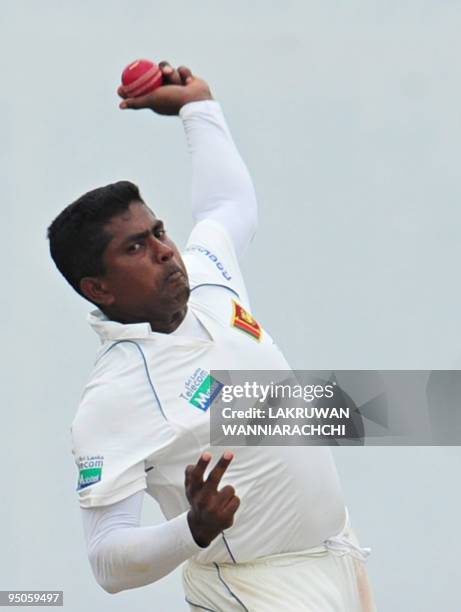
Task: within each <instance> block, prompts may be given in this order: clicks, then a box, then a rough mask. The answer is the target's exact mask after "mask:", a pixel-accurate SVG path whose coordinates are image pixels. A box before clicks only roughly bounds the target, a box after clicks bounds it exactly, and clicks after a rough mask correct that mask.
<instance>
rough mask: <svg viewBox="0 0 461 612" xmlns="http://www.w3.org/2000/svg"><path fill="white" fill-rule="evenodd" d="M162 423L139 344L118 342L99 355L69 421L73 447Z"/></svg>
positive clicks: (132, 433) (137, 432)
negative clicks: (72, 416)
mask: <svg viewBox="0 0 461 612" xmlns="http://www.w3.org/2000/svg"><path fill="white" fill-rule="evenodd" d="M162 420H165V419H164V415H163V413H162V410H161V406H160V404H159V403H158V399H157V397H156V394H155V389H154V388H153V386H152V381H151V379H150V373H149V369H148V366H147V362H146V358H145V355H144V351H143V347H142V344H141V343H140V342H135V341H129V340H121V341H116V342H113V343H111V344H108V345H107V346H104V347H103V348H102V349H101V351H100V352H99V354H98V356H97V359H96V363H95V365H94V368H93V371H92V373H91V375H90V378H89V381H88V383H87V384H86V386H85V388H84V390H83V393H82V397H81V400H80V403H79V406H78V409H77V412H76V415H75V417H74V420H73V422H72V427H71V433H72V442H73V446H74V448H82V447H86V446H87V445H88V444H89V443H92V442H93V441H94V442H97V443H100V442H101V440H103V441H105V442H107V441H109V440H110V439H117V440H122V439H123V438H127V439H128V438H129V437H135V438H137V437H138V436H139V435H142V429H143V428H145V427H149V428H150V427H154V428H156V429H157V430H159V427H158V422H159V421H162Z"/></svg>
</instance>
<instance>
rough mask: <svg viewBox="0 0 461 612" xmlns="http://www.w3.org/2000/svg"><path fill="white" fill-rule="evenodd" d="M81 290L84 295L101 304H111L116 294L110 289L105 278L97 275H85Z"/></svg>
mask: <svg viewBox="0 0 461 612" xmlns="http://www.w3.org/2000/svg"><path fill="white" fill-rule="evenodd" d="M80 290H81V292H82V293H83V295H84V296H85V297H86V298H87V299H88V300H90V302H94V303H95V304H100V305H101V306H111V305H112V304H113V303H114V300H115V298H114V296H113V295H112V293H111V292H110V291H109V290H108V288H107V285H106V283H105V282H104V280H103V279H101V278H99V277H97V276H85V277H84V278H82V279H81V280H80Z"/></svg>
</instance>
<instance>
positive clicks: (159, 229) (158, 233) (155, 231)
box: [154, 227, 166, 239]
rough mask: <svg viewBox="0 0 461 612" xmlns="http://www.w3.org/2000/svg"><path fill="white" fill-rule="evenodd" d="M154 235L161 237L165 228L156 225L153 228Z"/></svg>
mask: <svg viewBox="0 0 461 612" xmlns="http://www.w3.org/2000/svg"><path fill="white" fill-rule="evenodd" d="M154 236H155V237H156V238H158V239H161V238H163V237H164V236H166V229H165V228H164V227H158V228H157V229H155V230H154Z"/></svg>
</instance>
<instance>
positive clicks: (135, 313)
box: [102, 202, 190, 333]
mask: <svg viewBox="0 0 461 612" xmlns="http://www.w3.org/2000/svg"><path fill="white" fill-rule="evenodd" d="M104 230H105V231H106V232H107V233H109V234H110V235H111V236H112V239H111V241H110V242H109V244H108V246H107V247H106V250H105V252H104V255H103V262H104V266H105V270H106V273H105V274H104V276H103V277H102V282H103V283H104V286H105V290H106V291H107V303H106V304H104V305H103V308H104V310H105V311H106V312H107V314H109V316H110V317H111V318H113V319H115V320H118V321H120V322H123V323H136V322H144V321H146V322H150V323H151V325H152V328H153V329H154V330H155V331H162V332H166V333H168V332H170V331H173V330H174V329H176V327H177V326H178V325H179V323H180V322H181V321H182V319H183V318H184V315H185V312H186V306H187V300H188V298H189V293H190V290H189V280H188V278H187V272H186V268H185V266H184V262H183V260H182V258H181V255H180V254H179V251H178V249H177V248H176V245H175V244H174V242H173V241H172V240H170V238H169V237H168V236H167V235H166V232H165V229H164V226H163V222H162V221H161V220H160V219H157V218H156V217H155V215H154V214H153V213H152V211H151V210H150V209H149V208H147V206H146V205H145V204H143V203H142V202H133V203H132V204H130V206H129V208H128V210H127V211H126V212H124V213H122V214H120V215H117V216H115V217H113V218H112V219H111V220H110V221H109V223H107V225H106V226H105V227H104Z"/></svg>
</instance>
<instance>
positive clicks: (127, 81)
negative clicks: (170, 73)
mask: <svg viewBox="0 0 461 612" xmlns="http://www.w3.org/2000/svg"><path fill="white" fill-rule="evenodd" d="M162 84H163V74H162V71H161V70H160V68H159V67H158V66H157V64H156V63H155V62H151V61H150V60H147V59H138V60H135V61H134V62H131V64H129V65H128V66H127V67H126V68H125V70H124V71H123V72H122V85H123V86H124V87H125V91H126V93H127V95H128V96H129V97H130V98H136V97H137V96H144V95H146V94H149V93H152V92H153V91H154V89H157V87H160V86H161V85H162Z"/></svg>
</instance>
